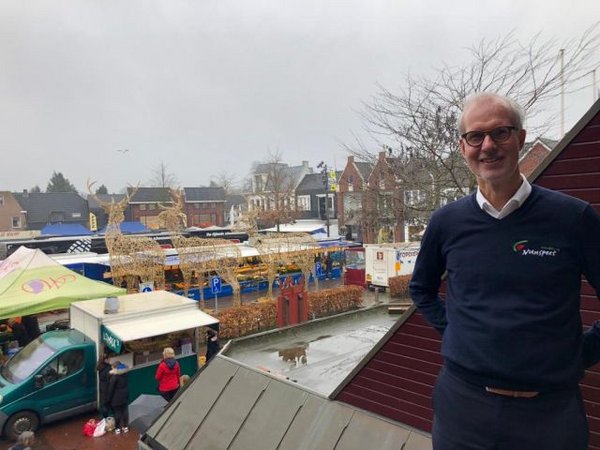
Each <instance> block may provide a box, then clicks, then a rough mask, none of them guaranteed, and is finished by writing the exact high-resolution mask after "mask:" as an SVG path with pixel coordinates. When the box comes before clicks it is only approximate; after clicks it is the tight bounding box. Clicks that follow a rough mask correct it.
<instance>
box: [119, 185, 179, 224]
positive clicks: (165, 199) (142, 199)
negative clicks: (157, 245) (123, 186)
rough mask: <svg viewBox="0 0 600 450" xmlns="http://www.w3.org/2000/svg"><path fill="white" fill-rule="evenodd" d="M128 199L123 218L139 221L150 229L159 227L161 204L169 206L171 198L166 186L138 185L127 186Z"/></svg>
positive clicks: (171, 201) (171, 202)
mask: <svg viewBox="0 0 600 450" xmlns="http://www.w3.org/2000/svg"><path fill="white" fill-rule="evenodd" d="M127 193H128V195H130V196H131V195H132V194H133V195H132V196H131V198H130V199H129V203H128V206H127V210H126V211H125V220H127V221H131V222H140V223H142V224H144V225H145V226H146V227H148V228H150V229H154V230H157V229H159V228H160V223H159V220H158V215H159V214H160V213H161V212H162V209H161V207H160V206H161V205H164V206H171V205H172V204H173V200H172V199H171V194H170V193H169V189H168V188H162V187H140V188H131V187H130V188H127Z"/></svg>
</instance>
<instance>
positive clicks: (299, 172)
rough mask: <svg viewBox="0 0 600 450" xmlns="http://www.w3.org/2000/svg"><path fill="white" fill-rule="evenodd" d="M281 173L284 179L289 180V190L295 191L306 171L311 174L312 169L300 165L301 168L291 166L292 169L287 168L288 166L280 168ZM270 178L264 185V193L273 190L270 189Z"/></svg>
mask: <svg viewBox="0 0 600 450" xmlns="http://www.w3.org/2000/svg"><path fill="white" fill-rule="evenodd" d="M281 171H282V176H283V177H285V179H287V180H289V182H290V184H291V186H290V187H291V188H292V189H293V190H295V189H296V187H297V186H298V184H299V183H300V182H301V181H302V178H303V176H304V175H305V174H306V172H307V171H308V172H309V173H310V172H312V169H310V168H308V167H307V166H305V165H301V166H293V167H289V166H285V167H282V168H281ZM271 182H272V180H271V177H269V178H268V179H267V184H266V185H265V191H271V190H273V189H272V187H271Z"/></svg>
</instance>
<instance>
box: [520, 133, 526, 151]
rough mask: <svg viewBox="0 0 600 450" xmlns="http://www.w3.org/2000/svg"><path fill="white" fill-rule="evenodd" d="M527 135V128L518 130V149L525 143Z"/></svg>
mask: <svg viewBox="0 0 600 450" xmlns="http://www.w3.org/2000/svg"><path fill="white" fill-rule="evenodd" d="M526 137H527V130H519V149H522V148H523V146H524V145H525V138H526Z"/></svg>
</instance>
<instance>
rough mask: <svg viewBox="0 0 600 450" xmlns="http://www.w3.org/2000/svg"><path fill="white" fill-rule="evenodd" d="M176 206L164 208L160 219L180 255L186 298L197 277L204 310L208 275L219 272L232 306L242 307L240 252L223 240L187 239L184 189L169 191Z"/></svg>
mask: <svg viewBox="0 0 600 450" xmlns="http://www.w3.org/2000/svg"><path fill="white" fill-rule="evenodd" d="M169 191H170V194H171V198H172V200H173V206H168V207H167V206H161V208H162V210H163V211H162V212H161V213H160V214H159V215H158V217H159V220H160V222H161V223H162V224H163V225H164V227H165V228H166V229H167V230H169V231H170V232H171V233H172V234H171V242H172V243H173V246H174V247H175V249H176V250H177V253H178V255H179V268H180V270H181V273H182V275H183V282H184V289H185V292H186V295H187V291H188V290H189V288H190V286H191V284H192V280H193V277H194V275H195V276H196V279H197V281H198V285H199V286H200V287H201V289H200V307H201V308H204V292H203V291H204V290H203V289H202V286H203V285H204V280H205V279H206V274H207V273H210V272H216V273H217V274H219V275H220V276H221V277H222V278H223V279H224V280H225V282H227V283H229V284H230V285H231V287H232V289H233V305H234V306H237V305H240V304H241V297H240V284H239V282H238V279H237V273H236V269H237V268H238V266H239V264H240V260H241V254H240V251H239V248H238V247H237V246H236V245H235V244H234V243H232V242H230V241H227V240H224V239H204V238H198V237H185V236H183V234H182V232H183V229H184V228H185V225H186V222H187V219H186V215H185V213H184V199H183V192H182V190H181V189H170V190H169Z"/></svg>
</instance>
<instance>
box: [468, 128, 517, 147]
mask: <svg viewBox="0 0 600 450" xmlns="http://www.w3.org/2000/svg"><path fill="white" fill-rule="evenodd" d="M516 129H517V127H498V128H494V129H493V130H488V131H469V132H468V133H465V134H463V135H462V136H461V138H463V139H464V140H465V141H467V144H469V145H470V146H471V147H479V146H480V145H481V144H483V140H484V139H485V137H486V135H487V136H489V137H491V138H492V141H494V142H495V143H496V144H502V143H503V142H506V141H508V139H509V138H510V133H511V132H512V131H513V130H516Z"/></svg>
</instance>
